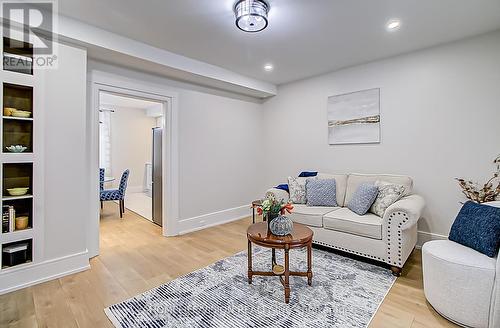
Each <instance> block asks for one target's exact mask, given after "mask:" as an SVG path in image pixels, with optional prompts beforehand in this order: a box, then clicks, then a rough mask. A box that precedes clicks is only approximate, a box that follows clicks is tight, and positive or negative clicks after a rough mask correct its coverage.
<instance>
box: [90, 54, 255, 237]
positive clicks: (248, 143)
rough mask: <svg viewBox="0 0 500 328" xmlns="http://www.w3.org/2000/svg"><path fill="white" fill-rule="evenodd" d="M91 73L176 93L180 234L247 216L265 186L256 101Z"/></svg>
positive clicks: (107, 69)
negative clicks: (253, 201)
mask: <svg viewBox="0 0 500 328" xmlns="http://www.w3.org/2000/svg"><path fill="white" fill-rule="evenodd" d="M89 69H90V71H91V72H96V73H98V74H100V75H109V76H113V77H114V78H116V77H118V78H121V79H124V80H133V81H135V82H138V83H139V84H142V85H144V86H145V88H146V89H147V87H148V86H154V87H155V88H163V89H165V90H169V91H172V92H176V93H177V94H178V99H177V103H178V111H179V146H178V147H179V168H180V169H179V170H180V172H179V203H180V206H179V224H178V226H179V230H180V231H181V232H186V231H190V230H194V229H199V228H202V227H204V226H208V225H213V224H218V223H221V222H224V221H227V220H232V219H237V218H240V217H242V216H248V215H250V213H251V212H250V208H249V204H250V202H251V201H252V200H253V199H255V198H256V197H258V196H260V195H261V194H262V190H263V186H264V184H263V179H262V177H261V175H262V172H261V170H260V167H261V163H262V160H261V147H262V140H263V139H262V128H261V124H262V108H261V104H260V103H258V102H257V101H256V100H255V99H252V98H248V97H244V96H238V95H236V94H232V93H227V92H223V91H214V90H210V89H207V88H203V87H198V86H194V85H190V84H186V83H181V82H175V81H171V80H168V79H165V78H161V77H157V76H154V75H150V74H145V73H140V72H136V71H132V70H129V69H125V68H120V67H117V66H111V65H108V64H104V63H100V62H94V61H91V62H89ZM167 183H168V182H167Z"/></svg>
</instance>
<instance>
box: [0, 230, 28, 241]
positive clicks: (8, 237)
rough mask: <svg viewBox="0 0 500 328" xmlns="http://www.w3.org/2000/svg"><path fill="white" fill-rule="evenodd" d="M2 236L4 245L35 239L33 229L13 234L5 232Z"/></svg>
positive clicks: (17, 231)
mask: <svg viewBox="0 0 500 328" xmlns="http://www.w3.org/2000/svg"><path fill="white" fill-rule="evenodd" d="M0 236H2V237H1V238H2V239H1V241H2V243H13V242H16V241H21V240H25V239H28V238H33V228H32V227H30V228H26V229H24V230H16V231H13V232H4V233H2V234H0Z"/></svg>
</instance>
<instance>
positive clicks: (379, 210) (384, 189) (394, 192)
mask: <svg viewBox="0 0 500 328" xmlns="http://www.w3.org/2000/svg"><path fill="white" fill-rule="evenodd" d="M375 186H376V187H377V188H378V195H377V198H375V201H374V202H373V205H372V207H370V212H372V213H373V214H377V215H378V216H380V217H383V216H384V214H385V210H386V209H387V208H388V207H389V206H391V205H392V204H394V203H395V202H397V201H398V200H399V199H401V197H403V195H404V192H405V187H404V186H403V185H399V184H395V183H388V182H385V181H379V180H377V181H376V182H375Z"/></svg>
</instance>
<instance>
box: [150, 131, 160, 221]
mask: <svg viewBox="0 0 500 328" xmlns="http://www.w3.org/2000/svg"><path fill="white" fill-rule="evenodd" d="M162 134H163V129H162V128H153V161H152V162H153V174H152V178H153V184H152V185H153V190H152V196H153V222H154V223H156V224H157V225H159V226H160V227H161V226H162V222H163V219H162V218H163V216H162V199H163V197H162V189H163V188H162Z"/></svg>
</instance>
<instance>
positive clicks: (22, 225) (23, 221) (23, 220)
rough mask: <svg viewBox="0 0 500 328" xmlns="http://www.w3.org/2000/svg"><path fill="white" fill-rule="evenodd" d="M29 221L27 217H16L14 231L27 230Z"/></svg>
mask: <svg viewBox="0 0 500 328" xmlns="http://www.w3.org/2000/svg"><path fill="white" fill-rule="evenodd" d="M28 223H29V219H28V217H27V216H18V217H16V230H24V229H26V228H28Z"/></svg>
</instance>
